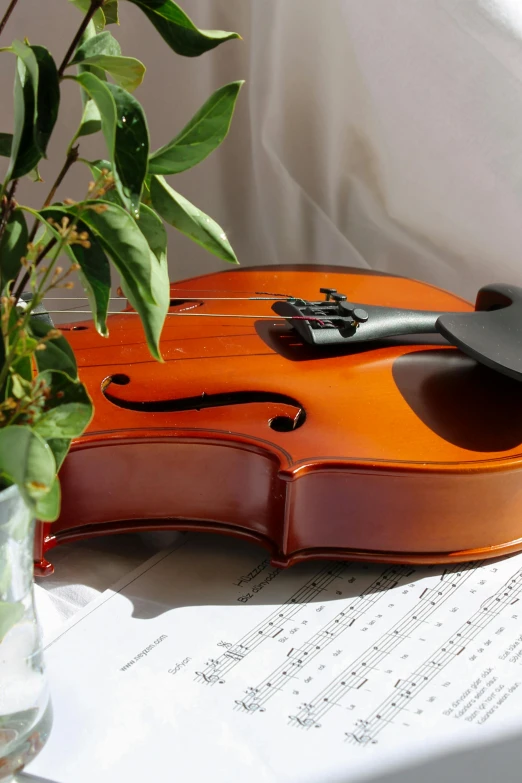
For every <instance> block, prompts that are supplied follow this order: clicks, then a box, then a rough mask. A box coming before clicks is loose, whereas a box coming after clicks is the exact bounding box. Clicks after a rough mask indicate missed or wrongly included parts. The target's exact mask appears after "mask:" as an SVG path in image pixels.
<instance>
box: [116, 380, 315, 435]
mask: <svg viewBox="0 0 522 783" xmlns="http://www.w3.org/2000/svg"><path fill="white" fill-rule="evenodd" d="M130 383H131V379H130V377H129V376H128V375H125V374H123V373H117V374H115V375H109V376H108V377H107V378H105V380H104V381H103V382H102V385H101V391H102V394H103V396H104V397H105V399H106V400H108V401H109V402H110V403H112V404H113V405H116V406H117V407H118V408H123V409H124V410H130V411H136V412H138V413H140V412H141V413H174V412H181V411H201V410H206V409H207V408H223V407H225V406H232V405H247V404H248V403H259V402H261V403H267V404H270V403H272V404H274V403H279V404H283V405H288V406H291V407H292V408H293V409H294V411H293V412H292V413H291V414H290V413H289V415H280V416H275V417H274V416H272V417H267V423H268V426H269V427H270V428H271V429H273V430H276V431H277V432H291V431H292V430H296V429H299V427H302V426H303V424H304V422H305V420H306V413H305V410H304V408H303V406H302V405H301V403H300V402H299V401H298V400H296V399H294V397H289V396H288V395H286V394H278V393H277V392H264V391H237V392H226V393H221V394H207V393H206V392H201V394H198V395H195V396H193V397H180V398H178V399H166V400H140V401H136V400H125V399H123V398H121V397H119V396H117V395H116V394H114V393H113V391H112V388H114V386H128V385H129V384H130ZM111 387H112V388H111Z"/></svg>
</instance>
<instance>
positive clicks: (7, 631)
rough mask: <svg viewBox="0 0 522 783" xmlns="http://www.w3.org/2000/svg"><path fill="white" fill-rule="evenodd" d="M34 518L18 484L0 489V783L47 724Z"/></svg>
mask: <svg viewBox="0 0 522 783" xmlns="http://www.w3.org/2000/svg"><path fill="white" fill-rule="evenodd" d="M33 538H34V519H32V517H31V514H30V512H29V510H28V508H27V506H26V505H25V503H24V501H23V499H22V497H21V495H20V493H19V491H18V489H17V487H15V486H12V487H9V488H8V489H6V490H3V491H2V492H0V783H6V781H11V780H14V777H13V776H14V775H15V774H16V773H17V772H20V771H21V770H22V769H23V768H24V766H25V765H26V764H28V763H29V762H30V761H31V760H32V759H33V758H34V757H35V756H36V755H37V753H38V752H39V751H40V750H41V748H42V747H43V745H44V744H45V741H46V740H47V737H48V736H49V732H50V729H51V724H52V709H51V701H50V697H49V688H48V683H47V678H46V675H45V669H44V663H43V655H42V641H41V634H40V629H39V626H38V621H37V617H36V612H35V607H34V598H33Z"/></svg>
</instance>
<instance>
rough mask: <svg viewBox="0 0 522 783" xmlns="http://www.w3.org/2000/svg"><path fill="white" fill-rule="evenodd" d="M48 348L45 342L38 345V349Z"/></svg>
mask: <svg viewBox="0 0 522 783" xmlns="http://www.w3.org/2000/svg"><path fill="white" fill-rule="evenodd" d="M46 348H47V346H46V345H45V343H38V345H37V346H36V350H37V351H45V349H46Z"/></svg>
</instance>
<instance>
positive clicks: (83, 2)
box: [69, 0, 106, 33]
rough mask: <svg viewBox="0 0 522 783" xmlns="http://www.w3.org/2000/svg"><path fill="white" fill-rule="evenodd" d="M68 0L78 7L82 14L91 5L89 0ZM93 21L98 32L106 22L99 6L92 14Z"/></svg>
mask: <svg viewBox="0 0 522 783" xmlns="http://www.w3.org/2000/svg"><path fill="white" fill-rule="evenodd" d="M69 2H70V3H72V4H73V5H74V6H76V8H78V9H79V10H80V11H81V12H82V14H83V15H84V16H85V14H86V13H87V11H88V10H89V8H90V7H91V0H69ZM93 22H94V27H95V30H96V32H97V33H100V32H101V31H102V30H103V28H104V27H105V24H106V20H105V14H104V12H103V11H102V9H101V8H98V10H97V11H96V13H95V14H94V16H93Z"/></svg>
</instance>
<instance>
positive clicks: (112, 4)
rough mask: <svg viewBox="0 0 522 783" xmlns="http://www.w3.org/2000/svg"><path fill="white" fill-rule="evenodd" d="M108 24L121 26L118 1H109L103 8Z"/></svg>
mask: <svg viewBox="0 0 522 783" xmlns="http://www.w3.org/2000/svg"><path fill="white" fill-rule="evenodd" d="M103 11H104V13H105V23H106V24H119V23H120V19H119V11H118V0H108V2H107V3H105V5H104V6H103Z"/></svg>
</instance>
